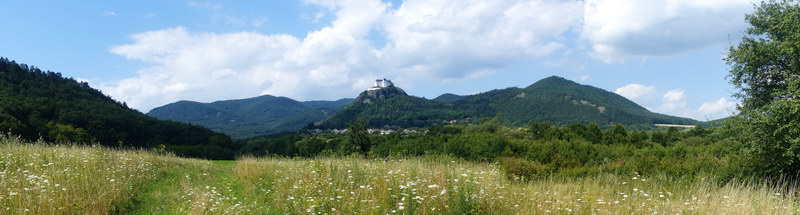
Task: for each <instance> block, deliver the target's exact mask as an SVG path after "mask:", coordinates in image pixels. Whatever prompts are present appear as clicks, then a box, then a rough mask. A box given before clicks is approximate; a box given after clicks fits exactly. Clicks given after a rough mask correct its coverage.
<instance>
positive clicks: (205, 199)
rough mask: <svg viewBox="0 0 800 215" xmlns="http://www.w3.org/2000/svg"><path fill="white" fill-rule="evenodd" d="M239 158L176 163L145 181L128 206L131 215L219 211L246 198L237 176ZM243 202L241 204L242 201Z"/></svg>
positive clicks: (209, 212) (213, 212)
mask: <svg viewBox="0 0 800 215" xmlns="http://www.w3.org/2000/svg"><path fill="white" fill-rule="evenodd" d="M235 164H236V161H209V162H204V163H203V164H200V165H185V166H176V167H174V168H175V169H173V170H171V171H167V172H165V173H164V174H163V175H162V176H161V177H159V178H158V179H157V180H155V181H152V182H149V183H147V184H145V185H144V186H143V187H142V189H141V191H140V192H137V195H136V196H135V197H133V199H132V200H131V201H130V202H129V204H128V205H127V211H128V213H129V214H186V213H191V214H215V213H219V212H221V211H217V210H219V209H220V206H225V207H226V208H227V207H230V206H231V205H235V204H237V203H239V202H238V200H239V199H241V198H242V187H241V186H240V185H239V184H237V182H236V179H235V176H234V175H233V172H232V170H233V167H234V165H235ZM240 204H241V203H240Z"/></svg>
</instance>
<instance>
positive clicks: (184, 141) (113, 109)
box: [0, 58, 238, 159]
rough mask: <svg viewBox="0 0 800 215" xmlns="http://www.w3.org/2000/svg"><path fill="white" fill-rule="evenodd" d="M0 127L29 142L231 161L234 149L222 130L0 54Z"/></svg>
mask: <svg viewBox="0 0 800 215" xmlns="http://www.w3.org/2000/svg"><path fill="white" fill-rule="evenodd" d="M0 131H3V132H9V133H10V134H12V135H18V136H20V137H22V138H25V139H29V140H36V139H39V138H42V139H44V140H46V141H54V142H63V143H67V142H72V143H75V142H77V143H85V144H91V143H95V142H96V143H99V144H102V145H106V146H113V147H130V148H156V147H158V148H161V147H163V149H165V150H168V151H172V152H175V153H176V154H178V155H184V156H193V157H202V158H211V159H232V158H233V157H234V152H235V150H236V149H237V148H238V147H237V146H235V145H234V143H233V142H232V141H231V139H230V138H229V137H228V136H226V135H224V134H220V133H216V132H213V131H211V130H209V129H207V128H203V127H200V126H194V125H189V124H185V123H179V122H169V121H162V120H158V119H155V118H152V117H149V116H147V115H145V114H142V113H140V112H139V111H136V110H133V109H130V108H128V107H127V105H125V104H124V103H120V102H117V101H115V100H113V99H111V98H110V97H108V96H106V95H105V94H103V93H102V92H100V91H99V90H96V89H93V88H91V87H90V86H89V84H87V83H86V82H77V81H75V80H73V79H71V78H64V77H62V76H61V74H59V73H55V72H50V71H47V72H44V71H42V70H40V69H38V68H35V67H31V66H28V65H25V64H18V63H16V62H14V61H9V60H8V59H6V58H0Z"/></svg>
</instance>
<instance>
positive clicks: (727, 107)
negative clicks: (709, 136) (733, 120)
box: [697, 98, 736, 119]
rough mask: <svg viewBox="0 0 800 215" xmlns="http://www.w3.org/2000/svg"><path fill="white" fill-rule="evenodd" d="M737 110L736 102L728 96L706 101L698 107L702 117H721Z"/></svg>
mask: <svg viewBox="0 0 800 215" xmlns="http://www.w3.org/2000/svg"><path fill="white" fill-rule="evenodd" d="M735 111H736V102H735V101H730V100H728V99H726V98H719V99H717V100H716V101H713V102H704V103H703V104H702V105H700V108H698V109H697V112H698V113H699V114H701V115H700V116H701V117H704V118H709V119H716V118H720V117H726V116H730V115H731V113H734V112H735Z"/></svg>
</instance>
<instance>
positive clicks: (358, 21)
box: [101, 0, 583, 111]
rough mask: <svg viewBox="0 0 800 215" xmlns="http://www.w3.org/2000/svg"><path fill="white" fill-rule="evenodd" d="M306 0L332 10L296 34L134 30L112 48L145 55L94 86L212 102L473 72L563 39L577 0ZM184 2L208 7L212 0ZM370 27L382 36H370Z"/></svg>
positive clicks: (347, 91)
mask: <svg viewBox="0 0 800 215" xmlns="http://www.w3.org/2000/svg"><path fill="white" fill-rule="evenodd" d="M307 3H309V4H312V5H318V6H320V7H321V8H324V9H325V10H329V11H330V12H331V14H332V15H333V16H335V18H334V19H333V21H332V22H331V23H329V24H328V25H327V26H324V27H322V28H321V29H318V30H314V31H311V32H308V34H307V35H306V36H305V37H304V38H297V37H294V36H290V35H283V34H259V33H253V32H238V33H224V34H220V33H208V32H191V31H190V30H188V29H186V28H183V27H175V28H169V29H162V30H156V31H149V32H143V33H137V34H134V35H132V36H131V39H132V40H133V42H132V43H131V44H126V45H119V46H115V47H112V48H111V49H110V51H111V52H112V53H114V54H118V55H120V56H124V57H126V58H127V59H131V60H137V61H142V62H145V63H146V64H147V65H148V66H146V67H144V68H142V69H140V70H139V71H138V76H136V77H132V78H127V79H124V80H121V81H119V82H116V83H108V84H105V85H103V86H102V87H101V89H103V91H105V92H107V93H109V94H110V95H111V96H112V97H114V98H116V99H119V100H123V101H126V102H127V103H128V105H130V106H132V107H135V108H137V109H140V110H143V111H146V110H149V109H151V108H153V107H155V106H158V105H163V104H166V103H169V102H173V101H176V100H181V99H184V100H198V101H213V100H219V99H231V98H242V97H251V96H256V95H259V94H273V95H279V96H288V97H292V98H296V99H301V100H303V99H336V98H342V97H346V96H353V95H355V94H356V93H357V92H359V91H361V90H363V88H365V87H367V86H369V85H370V81H372V80H374V78H375V77H388V78H394V79H396V80H397V81H395V82H396V83H399V84H402V83H403V82H410V80H414V79H433V80H458V79H469V78H476V77H480V76H482V75H485V74H490V73H492V72H495V71H497V70H498V69H499V68H502V67H504V66H506V65H509V64H511V63H514V62H518V61H520V60H523V59H530V58H537V57H541V56H546V55H549V54H550V53H552V52H554V51H557V50H559V49H561V48H563V47H564V45H563V44H562V41H563V38H561V35H562V34H563V33H564V32H565V31H568V30H569V29H570V28H571V27H573V26H575V24H576V23H577V22H578V20H580V16H581V14H582V9H583V3H582V2H554V1H546V0H529V1H518V0H497V1H455V0H430V1H423V0H407V1H405V2H403V3H402V4H401V5H399V7H396V9H392V7H390V4H389V3H386V2H382V1H379V0H344V1H325V0H313V1H312V0H309V1H307ZM188 4H189V6H193V7H203V8H207V9H210V10H218V9H219V8H221V6H219V5H215V4H208V3H201V2H190V3H188ZM375 31H377V32H380V35H383V36H384V37H385V38H384V39H385V40H386V43H385V45H381V46H376V45H374V44H373V42H372V41H370V39H369V36H370V35H371V32H375Z"/></svg>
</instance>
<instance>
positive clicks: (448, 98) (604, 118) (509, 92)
mask: <svg viewBox="0 0 800 215" xmlns="http://www.w3.org/2000/svg"><path fill="white" fill-rule="evenodd" d="M392 88H397V87H392ZM397 89H399V88H397ZM375 91H376V92H374V93H370V91H365V92H364V93H361V95H359V97H358V98H356V102H354V103H353V104H350V105H349V106H347V107H345V108H344V109H342V110H341V111H340V112H338V113H336V114H334V115H333V116H332V117H331V118H329V119H326V120H325V121H322V122H320V123H317V124H315V125H316V126H317V127H322V128H342V127H345V126H346V124H347V122H350V121H353V120H355V119H356V118H359V117H361V118H365V119H367V120H368V121H369V123H370V126H373V127H381V126H386V125H389V126H400V127H426V126H431V125H437V124H444V123H449V122H452V120H456V122H463V121H465V120H469V119H475V118H485V117H496V118H499V119H500V121H501V122H502V123H504V124H507V125H514V126H524V125H528V124H530V123H531V122H541V121H544V122H550V123H553V124H557V125H564V124H571V123H590V122H596V123H599V124H613V123H621V124H625V125H652V124H656V123H664V124H695V123H697V121H695V120H692V119H687V118H681V117H675V116H669V115H664V114H658V113H653V112H650V111H648V110H647V109H645V108H644V107H642V106H640V105H638V104H636V103H634V102H632V101H630V100H628V99H626V98H625V97H622V96H620V95H618V94H615V93H612V92H608V91H606V90H603V89H600V88H596V87H592V86H588V85H581V84H578V83H575V82H573V81H570V80H567V79H564V78H561V77H557V76H552V77H548V78H545V79H542V80H540V81H538V82H536V83H534V84H532V85H530V86H528V87H526V88H516V87H511V88H506V89H499V90H492V91H489V92H484V93H479V94H476V95H469V96H457V95H453V94H445V95H442V96H439V97H437V98H436V99H433V100H427V99H424V98H419V97H415V96H409V95H406V94H405V93H388V96H383V97H381V98H377V97H374V96H372V95H371V94H378V95H383V94H387V93H385V92H382V91H397V90H395V89H391V88H383V89H380V90H375ZM399 91H402V90H401V89H400V90H399Z"/></svg>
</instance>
